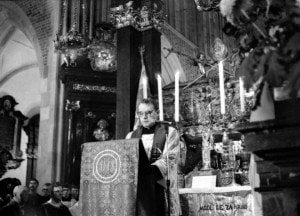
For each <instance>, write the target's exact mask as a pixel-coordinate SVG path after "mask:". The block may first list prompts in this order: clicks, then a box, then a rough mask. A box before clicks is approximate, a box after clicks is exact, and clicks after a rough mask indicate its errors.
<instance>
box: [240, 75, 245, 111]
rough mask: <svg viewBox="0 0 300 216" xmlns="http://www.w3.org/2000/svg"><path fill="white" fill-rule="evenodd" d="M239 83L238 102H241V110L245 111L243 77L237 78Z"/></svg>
mask: <svg viewBox="0 0 300 216" xmlns="http://www.w3.org/2000/svg"><path fill="white" fill-rule="evenodd" d="M239 83H240V104H241V112H245V91H244V81H243V78H242V77H240V78H239Z"/></svg>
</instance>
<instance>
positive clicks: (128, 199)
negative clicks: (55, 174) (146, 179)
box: [78, 139, 139, 216]
mask: <svg viewBox="0 0 300 216" xmlns="http://www.w3.org/2000/svg"><path fill="white" fill-rule="evenodd" d="M138 143H139V139H130V140H112V141H105V142H93V143H86V144H84V145H83V153H82V161H81V179H80V198H79V204H78V205H79V209H80V212H81V215H84V216H95V215H101V216H106V215H107V216H133V215H135V209H136V194H137V176H138V175H137V174H138V159H139V153H138Z"/></svg>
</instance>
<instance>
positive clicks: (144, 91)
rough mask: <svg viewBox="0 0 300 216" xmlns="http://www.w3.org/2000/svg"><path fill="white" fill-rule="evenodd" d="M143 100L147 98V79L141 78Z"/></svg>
mask: <svg viewBox="0 0 300 216" xmlns="http://www.w3.org/2000/svg"><path fill="white" fill-rule="evenodd" d="M143 98H147V78H146V77H143Z"/></svg>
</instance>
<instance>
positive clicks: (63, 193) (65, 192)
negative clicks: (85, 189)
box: [62, 185, 70, 198]
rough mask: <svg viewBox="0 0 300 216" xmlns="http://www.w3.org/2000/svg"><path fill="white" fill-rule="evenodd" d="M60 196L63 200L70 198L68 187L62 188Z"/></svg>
mask: <svg viewBox="0 0 300 216" xmlns="http://www.w3.org/2000/svg"><path fill="white" fill-rule="evenodd" d="M62 196H63V198H69V197H70V188H69V185H64V186H63V187H62Z"/></svg>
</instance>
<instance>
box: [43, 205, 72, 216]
mask: <svg viewBox="0 0 300 216" xmlns="http://www.w3.org/2000/svg"><path fill="white" fill-rule="evenodd" d="M42 212H43V216H72V214H71V212H70V211H69V209H68V207H67V206H65V205H63V204H62V205H61V206H60V207H56V206H53V205H51V204H50V203H48V202H47V203H44V204H43V205H42Z"/></svg>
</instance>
